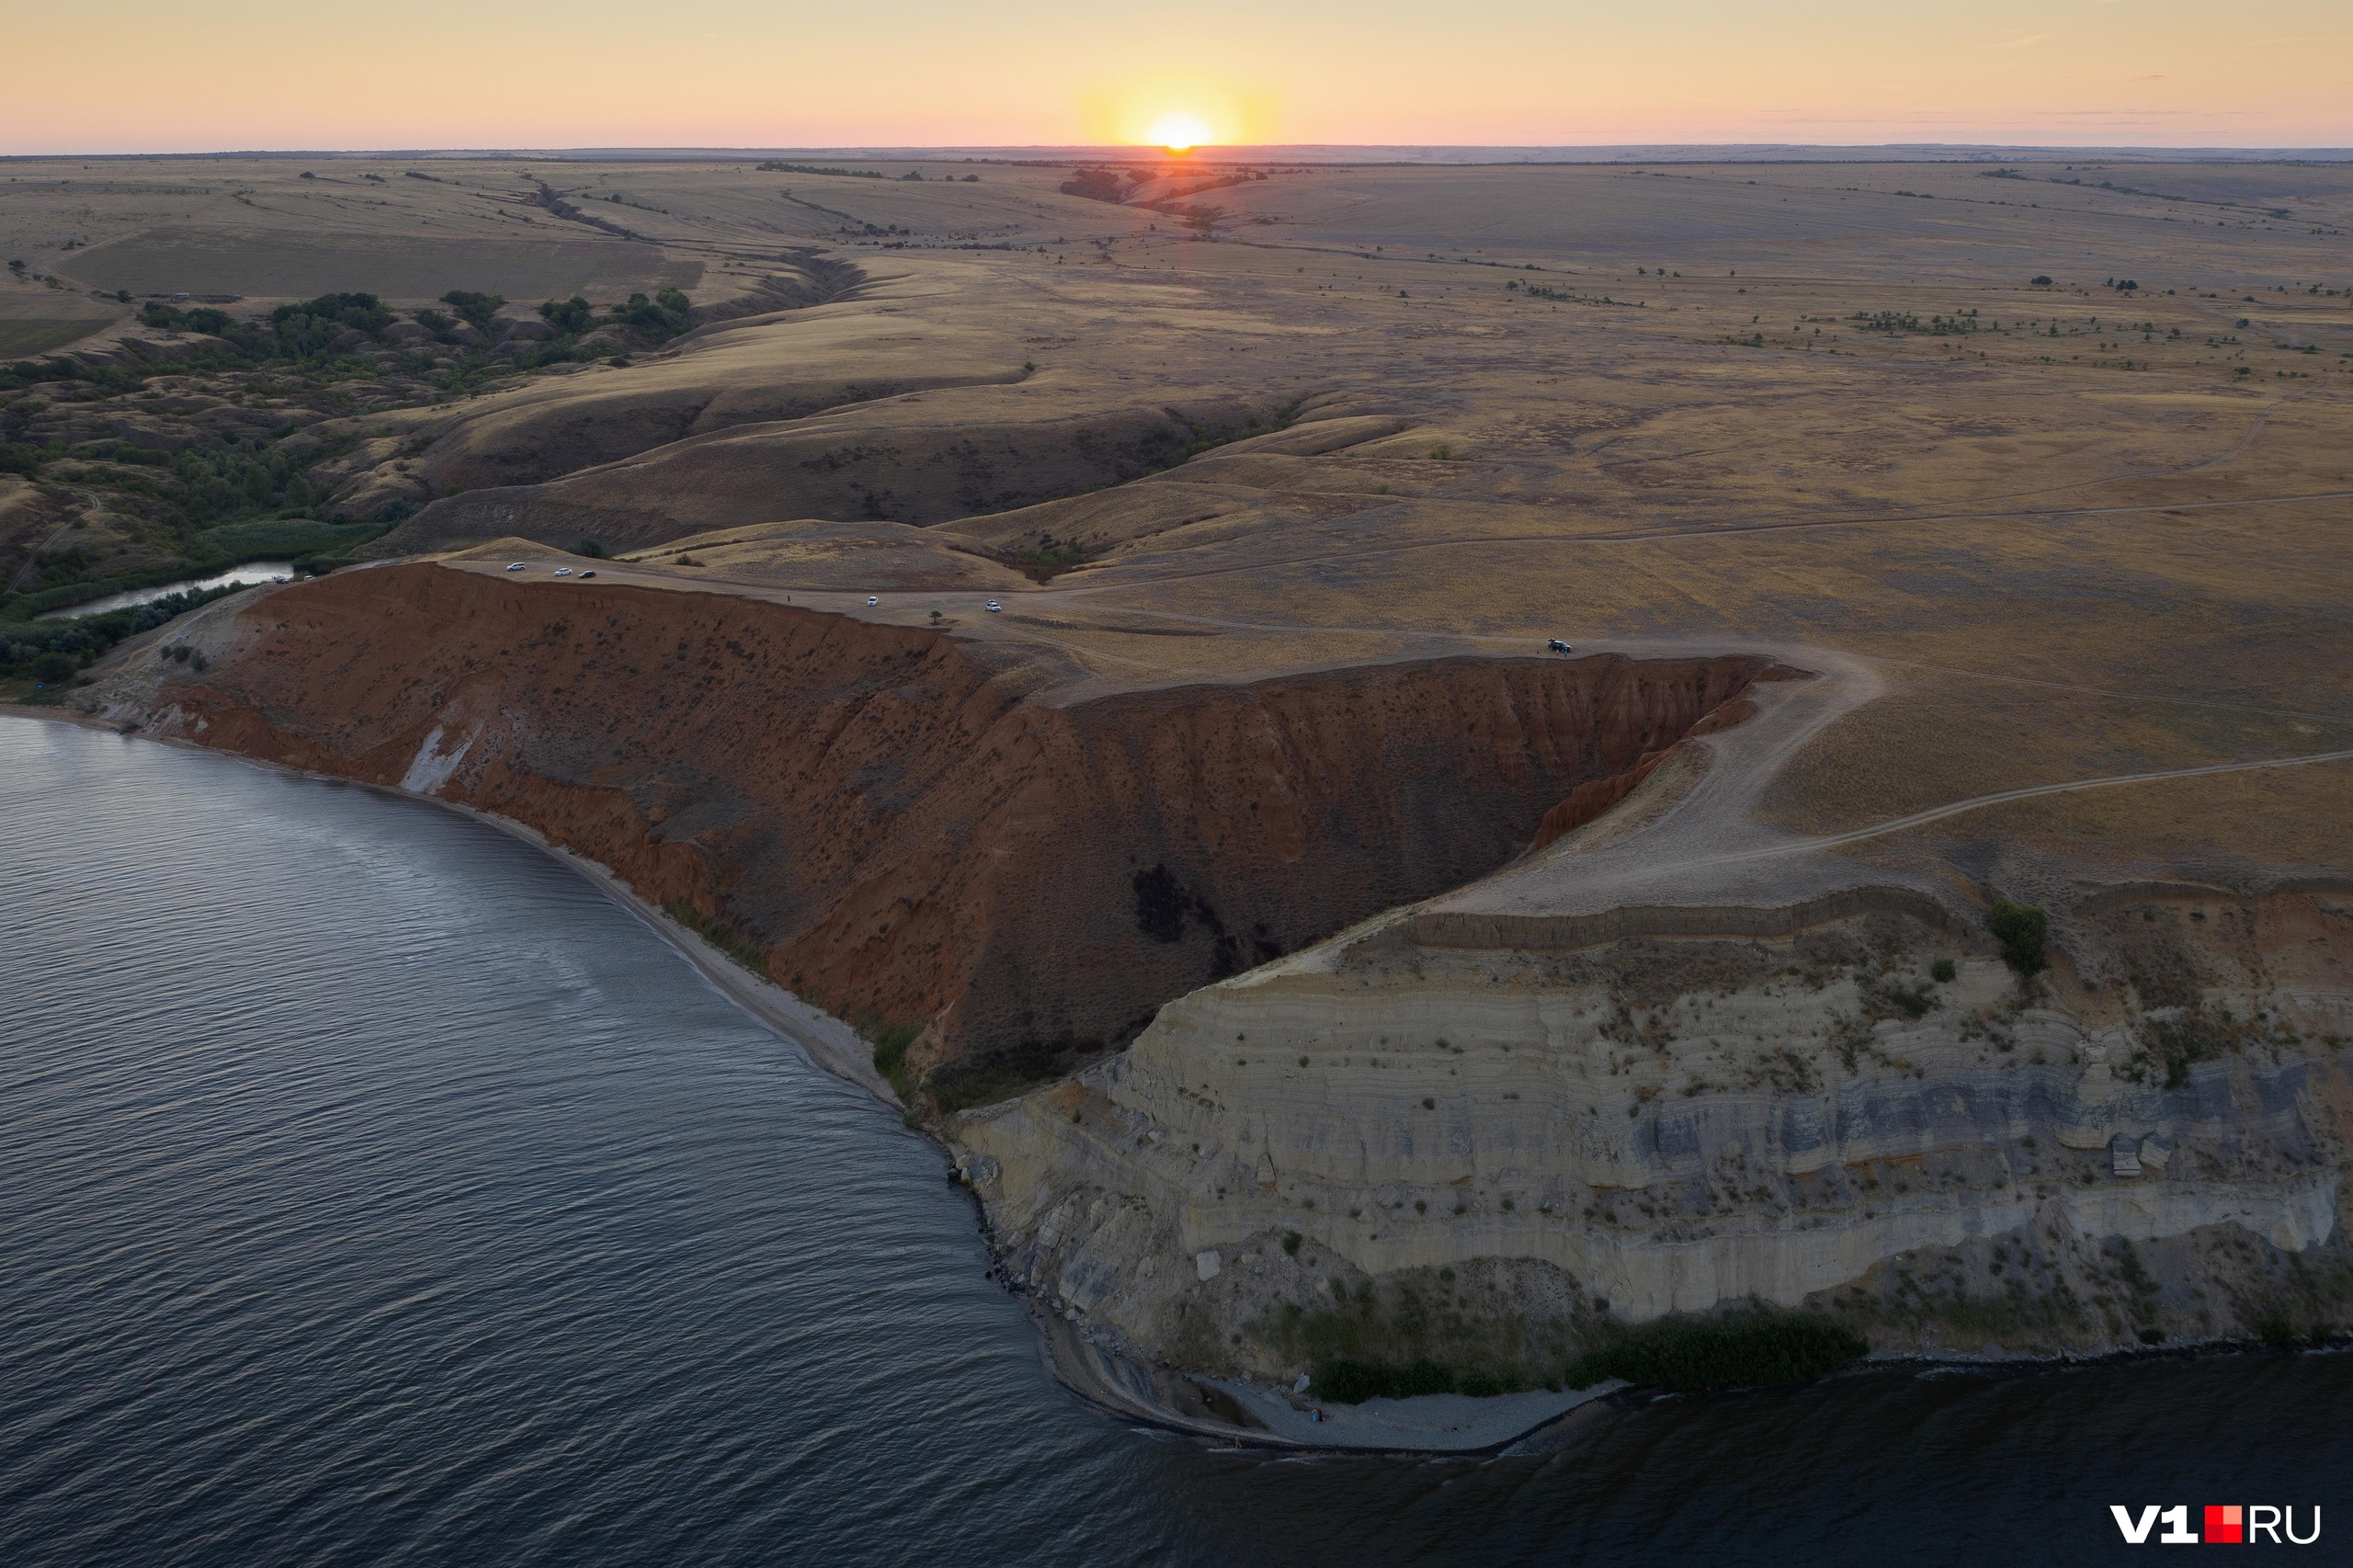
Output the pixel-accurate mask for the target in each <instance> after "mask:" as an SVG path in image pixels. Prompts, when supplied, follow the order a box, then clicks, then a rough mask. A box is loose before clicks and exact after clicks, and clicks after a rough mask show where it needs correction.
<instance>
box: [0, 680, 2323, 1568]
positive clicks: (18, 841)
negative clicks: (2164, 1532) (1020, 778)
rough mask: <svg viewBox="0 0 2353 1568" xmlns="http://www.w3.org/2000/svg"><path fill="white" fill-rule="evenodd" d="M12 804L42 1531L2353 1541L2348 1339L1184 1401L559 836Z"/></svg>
mask: <svg viewBox="0 0 2353 1568" xmlns="http://www.w3.org/2000/svg"><path fill="white" fill-rule="evenodd" d="M0 824H6V825H5V835H6V836H5V841H0V934H5V942H0V1562H6V1563H10V1564H15V1565H17V1568H27V1565H42V1568H46V1565H51V1564H54V1565H59V1568H63V1565H67V1564H74V1565H89V1564H108V1563H142V1564H144V1563H193V1564H221V1565H223V1568H226V1565H238V1568H252V1565H257V1564H277V1563H303V1564H311V1563H332V1564H342V1563H404V1564H443V1563H447V1564H524V1563H559V1562H560V1563H596V1564H630V1563H671V1562H677V1563H686V1562H691V1563H696V1564H733V1563H813V1564H858V1563H911V1564H915V1563H920V1564H932V1563H956V1564H998V1563H1005V1564H1025V1565H1026V1564H1087V1565H1104V1564H1128V1563H1136V1564H1204V1565H1223V1564H1235V1565H1244V1568H1247V1565H1255V1564H1279V1565H1281V1568H1309V1565H1321V1564H1334V1565H1339V1564H1348V1565H1357V1564H1384V1563H1506V1562H1508V1563H1521V1562H1526V1563H1571V1562H1576V1563H1586V1562H1590V1563H1621V1562H1622V1563H1636V1562H1641V1563H1657V1562H1742V1563H1750V1562H1790V1563H1819V1562H1832V1563H1836V1562H1854V1563H1881V1562H1903V1563H1906V1564H1914V1563H1946V1562H1949V1563H1972V1564H1984V1563H1986V1562H2011V1563H2015V1562H2082V1561H2086V1560H2107V1559H2109V1557H2111V1556H2113V1557H2116V1558H2118V1559H2119V1560H2121V1561H2127V1562H2129V1561H2132V1560H2133V1559H2132V1558H2131V1556H2130V1555H2128V1554H2129V1553H2130V1551H2131V1549H2130V1548H2126V1547H2124V1546H2123V1545H2122V1544H2121V1542H2120V1538H2119V1536H2118V1533H2117V1531H2116V1528H2115V1527H2114V1526H2113V1525H2112V1524H2111V1523H2110V1522H2109V1515H2108V1505H2109V1504H2110V1503H2128V1504H2132V1505H2135V1506H2136V1507H2137V1506H2140V1505H2145V1504H2149V1503H2163V1504H2165V1505H2168V1506H2169V1505H2172V1504H2175V1503H2181V1504H2188V1505H2191V1506H2193V1511H2194V1510H2195V1508H2196V1507H2197V1506H2200V1505H2203V1504H2206V1503H2210V1502H2211V1503H2267V1502H2268V1503H2275V1504H2290V1503H2292V1504H2294V1505H2296V1506H2298V1508H2299V1512H2300V1516H2301V1515H2302V1510H2304V1509H2306V1508H2308V1507H2310V1506H2313V1505H2314V1504H2319V1505H2323V1506H2325V1510H2326V1513H2325V1520H2326V1521H2327V1523H2328V1524H2330V1525H2332V1526H2334V1528H2336V1530H2337V1531H2338V1532H2339V1533H2337V1534H2336V1535H2332V1536H2325V1538H2324V1542H2323V1544H2322V1545H2321V1546H2320V1547H2319V1548H2317V1549H2316V1550H2314V1551H2312V1552H2311V1553H2310V1556H2311V1558H2312V1560H2314V1561H2319V1560H2323V1559H2324V1558H2325V1557H2327V1556H2329V1555H2331V1554H2332V1553H2331V1548H2332V1547H2334V1546H2335V1545H2336V1541H2337V1540H2346V1539H2353V1536H2348V1535H2347V1534H2346V1533H2344V1532H2347V1531H2353V1519H2348V1518H2347V1517H2346V1516H2344V1515H2342V1514H2339V1513H2337V1511H2336V1507H2337V1505H2338V1504H2339V1503H2340V1502H2341V1501H2342V1500H2344V1499H2345V1497H2346V1495H2347V1489H2346V1485H2345V1480H2344V1478H2345V1476H2346V1474H2347V1466H2348V1462H2353V1358H2347V1357H2341V1356H2304V1357H2278V1358H2270V1357H2245V1358H2217V1359H2211V1360H2205V1361H2198V1362H2159V1363H2146V1364H2139V1365H2133V1366H2126V1367H2108V1368H2098V1369H2088V1370H2081V1371H2073V1372H2066V1373H2060V1374H2053V1375H2045V1376H2034V1377H2013V1378H1996V1377H1991V1376H1984V1375H1978V1374H1974V1373H1966V1374H1942V1375H1935V1376H1927V1377H1923V1376H1915V1375H1911V1374H1908V1373H1900V1372H1899V1373H1878V1374H1873V1375H1870V1376H1865V1377H1858V1378H1849V1379H1843V1380H1838V1381H1833V1382H1830V1383H1827V1384H1824V1385H1820V1386H1817V1387H1815V1388H1812V1389H1806V1390H1798V1391H1780V1392H1764V1393H1753V1394H1746V1395H1739V1396H1732V1397H1725V1398H1720V1399H1712V1400H1668V1401H1662V1402H1660V1403H1654V1404H1652V1405H1649V1406H1647V1407H1646V1408H1643V1409H1642V1410H1639V1411H1635V1412H1632V1413H1631V1414H1629V1415H1624V1416H1622V1417H1620V1418H1618V1419H1616V1420H1614V1421H1613V1422H1611V1423H1609V1424H1608V1425H1607V1426H1604V1427H1603V1428H1602V1429H1601V1430H1599V1431H1598V1432H1597V1433H1596V1434H1594V1435H1593V1436H1591V1437H1586V1438H1585V1439H1583V1440H1581V1441H1579V1442H1577V1443H1575V1444H1573V1445H1572V1446H1569V1447H1567V1448H1565V1449H1561V1450H1559V1451H1556V1452H1553V1453H1550V1454H1546V1455H1540V1456H1532V1457H1526V1458H1514V1459H1503V1460H1449V1461H1443V1462H1439V1461H1423V1460H1388V1459H1378V1458H1366V1459H1347V1460H1279V1459H1267V1458H1262V1457H1259V1456H1256V1455H1252V1454H1247V1453H1235V1452H1220V1451H1211V1450H1205V1449H1201V1448H1199V1447H1198V1446H1196V1445H1195V1444H1194V1443H1192V1442H1190V1441H1188V1440H1184V1439H1179V1438H1176V1437H1166V1436H1163V1435H1158V1434H1154V1433H1150V1432H1144V1431H1139V1430H1136V1429H1134V1428H1132V1427H1131V1426H1126V1425H1123V1424H1121V1423H1120V1422H1117V1421H1113V1420H1110V1419H1108V1418H1107V1417H1105V1416H1102V1415H1098V1414H1097V1413H1096V1412H1094V1411H1093V1410H1091V1409H1089V1408H1088V1407H1086V1405H1084V1404H1082V1403H1078V1402H1077V1401H1075V1400H1074V1399H1073V1398H1072V1397H1070V1396H1069V1395H1067V1394H1065V1393H1064V1392H1062V1391H1061V1390H1060V1389H1058V1388H1057V1387H1055V1386H1054V1385H1053V1384H1052V1383H1051V1382H1050V1381H1047V1380H1046V1379H1045V1378H1044V1376H1043V1375H1042V1374H1041V1372H1040V1365H1039V1359H1038V1354H1037V1349H1036V1346H1035V1343H1034V1340H1033V1336H1032V1335H1031V1331H1030V1329H1029V1325H1028V1324H1027V1322H1026V1321H1025V1319H1024V1317H1023V1314H1022V1312H1021V1310H1020V1308H1019V1307H1018V1305H1017V1303H1016V1302H1015V1301H1012V1300H1011V1299H1009V1298H1008V1297H1006V1295H1005V1294H1003V1293H1002V1292H1001V1291H999V1290H997V1289H996V1288H995V1287H994V1286H992V1285H991V1284H989V1283H988V1282H987V1281H986V1280H984V1279H983V1278H982V1269H983V1265H984V1258H983V1251H982V1247H981V1244H980V1241H979V1238H978V1236H977V1234H976V1232H975V1228H974V1219H973V1213H972V1208H971V1206H970V1204H969V1202H968V1201H967V1200H966V1199H964V1198H963V1197H961V1195H960V1194H959V1193H957V1192H956V1191H955V1190H953V1189H951V1188H950V1187H948V1186H947V1185H946V1184H945V1182H944V1181H943V1179H942V1173H943V1165H942V1162H941V1159H940V1156H939V1155H938V1153H936V1152H935V1151H934V1149H933V1148H932V1147H931V1146H930V1145H929V1144H928V1143H926V1142H924V1141H923V1140H921V1139H920V1138H918V1137H916V1136H915V1135H914V1134H912V1133H910V1132H908V1131H905V1130H904V1128H903V1127H901V1126H900V1125H899V1123H898V1121H897V1119H895V1117H893V1116H892V1115H891V1114H890V1113H888V1112H886V1111H884V1110H883V1109H881V1108H878V1107H876V1106H874V1105H873V1104H871V1103H870V1102H869V1101H867V1100H866V1099H864V1098H863V1097H862V1096H860V1095H859V1094H858V1093H857V1092H856V1091H854V1090H852V1089H850V1088H848V1087H847V1086H846V1085H842V1084H840V1083H837V1082H836V1081H835V1080H834V1079H831V1078H829V1077H826V1076H825V1075H824V1074H822V1073H819V1072H818V1071H816V1070H815V1069H814V1068H813V1067H811V1066H810V1065H809V1064H808V1063H807V1062H806V1061H804V1060H803V1059H802V1058H801V1056H800V1055H799V1054H798V1053H797V1052H796V1051H795V1050H794V1049H793V1048H792V1047H791V1046H790V1045H789V1044H787V1043H785V1042H784V1041H782V1040H778V1039H777V1038H775V1037H774V1036H772V1035H770V1034H769V1033H767V1031H766V1030H764V1029H763V1028H760V1027H758V1026H757V1025H756V1024H754V1023H752V1022H751V1021H750V1020H748V1019H747V1018H745V1017H744V1016H743V1015H742V1014H740V1013H738V1012H737V1011H736V1010H735V1009H734V1008H733V1006H730V1005H728V1004H727V1003H726V1002H725V1001H724V1000H723V999H722V997H720V996H719V995H718V994H716V993H714V992H713V991H711V990H710V988H709V987H708V986H707V985H706V984H705V983H703V982H702V981H701V980H700V979H699V977H698V976H697V975H696V974H695V972H694V971H692V970H691V969H690V968H688V965H687V964H686V963H685V962H684V960H681V959H679V958H678V957H677V956H676V954H674V953H673V952H672V951H671V950H670V949H668V948H667V947H665V945H664V944H663V943H662V942H661V941H660V940H659V939H658V938H657V937H654V934H653V933H652V932H650V931H649V930H647V929H646V928H645V927H644V926H642V925H641V924H639V922H638V921H637V919H636V918H635V917H634V916H633V915H631V914H629V913H628V912H626V911H624V910H622V909H620V908H618V907H616V906H615V905H613V904H612V903H608V902H607V901H606V900H605V899H604V898H603V897H602V896H600V895H599V894H598V893H597V892H596V891H595V890H594V889H592V888H591V887H589V886H588V885H587V884H586V883H585V882H584V881H582V880H581V879H579V878H578V877H576V876H574V874H572V873H571V872H569V871H567V870H566V869H563V867H562V866H560V865H559V864H557V863H556V862H554V861H553V860H551V858H548V857H546V856H543V855H541V854H540V853H538V852H537V851H535V850H533V849H531V848H529V846H524V845H521V844H518V843H517V842H515V841H514V840H511V839H509V838H506V836H504V835H500V834H497V833H494V832H493V831H491V830H489V829H487V828H484V827H483V826H481V825H479V824H474V823H472V822H469V821H466V820H464V819H462V818H460V817H458V816H456V815H454V814H452V813H449V812H443V811H441V810H439V809H438V808H435V807H432V806H428V805H426V804H423V803H420V802H416V801H404V800H399V799H393V798H389V797H386V796H383V795H379V794H375V793H372V792H370V791H368V790H360V789H357V788H348V787H338V786H334V785H328V784H321V783H316V782H312V781H307V780H301V779H294V778H284V777H280V776H278V775H275V774H271V773H268V772H266V771H263V770H261V769H258V768H255V767H247V766H245V765H244V764H241V763H237V762H234V761H233V760H230V759H227V758H223V757H219V756H209V755H202V754H196V753H190V752H184V751H178V750H174V749H170V748H167V747H164V746H160V745H155V744H147V743H142V742H138V741H132V740H125V739H120V738H118V737H116V736H113V735H110V734H106V733H94V732H91V731H86V730H79V729H73V728H68V727H66V726H63V725H59V724H49V723H43V722H35V721H28V720H18V719H5V718H0ZM2299 1528H2303V1527H2302V1526H2301V1525H2300V1527H2299ZM2342 1550H2343V1549H2342V1548H2341V1547H2336V1551H2337V1552H2341V1551H2342ZM2337 1560H2340V1561H2341V1560H2342V1558H2341V1557H2339V1558H2338V1559H2337Z"/></svg>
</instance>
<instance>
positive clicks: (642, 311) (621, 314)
mask: <svg viewBox="0 0 2353 1568" xmlns="http://www.w3.org/2000/svg"><path fill="white" fill-rule="evenodd" d="M694 312H695V308H694V304H693V301H689V300H688V298H687V296H686V293H685V291H684V290H677V289H663V290H656V291H655V293H654V297H653V298H652V299H648V298H646V297H645V295H644V294H642V293H636V294H631V296H630V297H629V299H628V300H627V301H624V302H622V303H620V304H618V305H613V306H609V307H608V308H607V311H606V313H605V317H604V319H603V320H602V321H601V322H600V321H598V320H597V307H596V306H594V305H592V304H590V303H589V302H588V301H586V300H585V298H583V297H582V296H580V295H578V294H574V295H573V296H572V298H570V299H568V300H547V301H541V303H540V320H541V321H543V322H545V323H547V324H549V325H550V326H551V327H553V328H555V330H556V333H557V335H558V341H559V342H561V341H564V340H568V339H571V338H575V337H578V336H580V335H582V334H584V333H587V332H593V331H595V330H596V329H597V327H598V326H600V325H601V326H624V327H627V328H629V329H630V330H631V331H632V332H635V333H638V334H641V335H643V336H645V337H648V338H651V339H652V340H653V341H654V342H656V343H664V342H667V341H668V340H669V339H671V338H673V337H676V336H677V335H678V334H680V333H682V332H684V331H686V330H687V329H688V328H689V327H691V326H693V325H694V324H695V315H694Z"/></svg>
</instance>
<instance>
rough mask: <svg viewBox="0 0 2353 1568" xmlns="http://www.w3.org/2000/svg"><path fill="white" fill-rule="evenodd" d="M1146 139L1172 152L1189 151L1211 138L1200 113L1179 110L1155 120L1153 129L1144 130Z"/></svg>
mask: <svg viewBox="0 0 2353 1568" xmlns="http://www.w3.org/2000/svg"><path fill="white" fill-rule="evenodd" d="M1144 139H1145V140H1146V141H1149V142H1158V143H1159V144H1160V145H1162V146H1163V147H1165V148H1167V149H1168V150H1169V151H1170V152H1172V153H1189V152H1191V151H1192V150H1193V149H1194V148H1196V147H1198V146H1199V145H1201V143H1203V142H1207V141H1208V140H1209V139H1210V128H1209V127H1208V126H1207V125H1205V124H1203V123H1202V121H1201V117H1200V116H1199V115H1197V114H1187V113H1185V112H1183V111H1182V110H1178V111H1177V112H1176V113H1174V114H1164V115H1162V116H1161V117H1160V118H1159V119H1155V120H1154V121H1153V122H1152V129H1151V130H1150V131H1146V132H1144Z"/></svg>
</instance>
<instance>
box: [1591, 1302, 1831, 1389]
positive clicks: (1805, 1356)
mask: <svg viewBox="0 0 2353 1568" xmlns="http://www.w3.org/2000/svg"><path fill="white" fill-rule="evenodd" d="M1869 1352H1870V1346H1869V1345H1868V1344H1866V1343H1865V1342H1864V1340H1863V1337H1862V1335H1859V1334H1857V1333H1856V1332H1855V1331H1854V1330H1852V1329H1850V1328H1848V1327H1847V1326H1846V1325H1845V1324H1837V1323H1833V1322H1832V1321H1830V1320H1829V1319H1828V1318H1824V1317H1819V1316H1816V1315H1815V1314H1813V1313H1812V1312H1775V1311H1770V1310H1755V1311H1749V1312H1736V1313H1733V1314H1731V1315H1729V1316H1725V1317H1719V1318H1690V1317H1684V1316H1681V1315H1679V1314H1678V1315H1673V1316H1668V1317H1663V1318H1656V1319H1654V1320H1653V1321H1651V1322H1649V1323H1646V1324H1642V1325H1641V1326H1640V1327H1638V1328H1633V1329H1629V1330H1627V1331H1626V1332H1625V1333H1624V1334H1622V1335H1620V1337H1619V1338H1618V1340H1617V1341H1616V1342H1615V1343H1613V1344H1610V1345H1606V1346H1602V1347H1601V1348H1600V1349H1598V1350H1589V1351H1587V1352H1586V1353H1585V1354H1584V1355H1583V1356H1580V1357H1578V1358H1577V1359H1576V1361H1575V1363H1574V1365H1573V1366H1572V1367H1571V1368H1570V1371H1569V1378H1568V1381H1569V1382H1570V1383H1571V1384H1572V1385H1573V1386H1574V1387H1577V1388H1590V1387H1592V1386H1593V1385H1594V1384H1595V1383H1597V1382H1601V1381H1605V1380H1606V1379H1609V1378H1623V1379H1625V1380H1626V1381H1628V1382H1631V1383H1639V1384H1642V1385H1643V1386H1644V1387H1649V1388H1664V1389H1668V1390H1671V1391H1673V1392H1679V1393H1680V1392H1698V1391H1699V1390H1703V1389H1719V1388H1733V1387H1746V1386H1752V1385H1756V1384H1760V1383H1794V1382H1810V1381H1813V1379H1815V1378H1820V1377H1826V1376H1828V1375H1829V1374H1830V1373H1832V1372H1835V1371H1836V1370H1837V1369H1839V1368H1841V1367H1843V1366H1845V1365H1847V1363H1848V1362H1849V1361H1853V1360H1856V1359H1858V1358H1860V1357H1862V1356H1864V1355H1866V1354H1868V1353H1869Z"/></svg>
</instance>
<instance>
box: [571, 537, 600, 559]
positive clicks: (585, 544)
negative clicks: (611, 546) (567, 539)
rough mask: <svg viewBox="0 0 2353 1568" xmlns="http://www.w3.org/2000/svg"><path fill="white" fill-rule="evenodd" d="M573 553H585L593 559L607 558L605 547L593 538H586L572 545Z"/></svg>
mask: <svg viewBox="0 0 2353 1568" xmlns="http://www.w3.org/2000/svg"><path fill="white" fill-rule="evenodd" d="M572 553H573V554H574V555H585V556H586V557H587V558H588V559H589V560H591V561H602V560H603V559H605V547H604V546H603V545H601V544H598V543H597V541H596V540H593V539H584V540H581V541H580V542H579V543H577V544H575V545H574V546H573V547H572Z"/></svg>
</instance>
